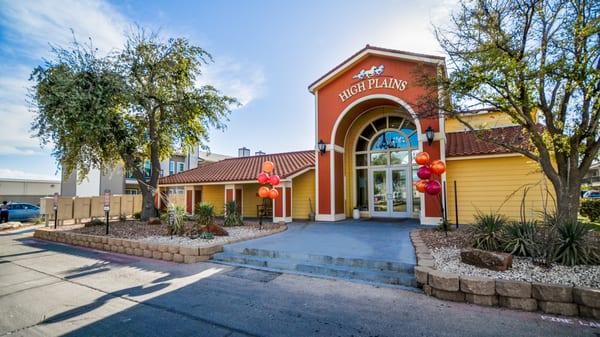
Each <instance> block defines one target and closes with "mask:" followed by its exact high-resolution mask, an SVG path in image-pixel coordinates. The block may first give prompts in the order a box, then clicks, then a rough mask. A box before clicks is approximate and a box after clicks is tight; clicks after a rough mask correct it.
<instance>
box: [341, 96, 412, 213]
mask: <svg viewBox="0 0 600 337" xmlns="http://www.w3.org/2000/svg"><path fill="white" fill-rule="evenodd" d="M344 149H345V151H344V157H345V158H344V163H345V166H346V170H345V176H346V178H347V179H346V188H345V190H346V200H347V203H346V207H345V208H346V210H353V209H355V208H357V209H358V210H359V211H360V212H361V214H362V216H363V217H404V218H418V217H419V216H420V210H421V209H422V206H421V198H420V195H419V194H418V193H415V191H414V189H413V180H414V179H415V174H416V164H415V162H414V157H415V155H416V153H418V152H419V151H420V146H419V134H418V130H417V127H416V125H415V123H414V122H413V121H412V118H411V117H410V116H409V115H408V114H407V113H406V112H405V111H403V109H402V108H400V107H395V106H380V107H375V108H372V109H369V110H367V111H364V112H363V113H362V114H361V115H360V116H358V117H357V118H356V119H355V122H354V123H352V124H351V126H350V127H349V129H348V131H347V132H346V139H345V142H344ZM346 213H349V212H346ZM347 215H350V214H347Z"/></svg>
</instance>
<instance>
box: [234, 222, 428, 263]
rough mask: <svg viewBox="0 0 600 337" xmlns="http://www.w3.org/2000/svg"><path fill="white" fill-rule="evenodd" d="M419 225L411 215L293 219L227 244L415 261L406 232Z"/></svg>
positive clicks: (308, 252) (373, 258)
mask: <svg viewBox="0 0 600 337" xmlns="http://www.w3.org/2000/svg"><path fill="white" fill-rule="evenodd" d="M419 226H420V225H419V224H418V222H416V221H415V220H412V219H411V220H398V221H394V222H392V221H389V220H388V221H384V220H377V221H370V220H346V221H339V222H309V223H301V222H297V223H291V224H289V225H288V230H287V231H285V232H282V233H280V234H277V235H271V236H267V237H264V238H260V239H257V240H251V241H244V242H239V243H235V244H232V245H229V246H230V248H232V249H235V250H239V249H244V248H250V249H264V250H273V251H287V252H290V253H304V254H314V255H327V256H333V257H344V258H354V259H367V260H382V261H392V262H401V263H409V264H415V263H416V257H415V251H414V248H413V246H412V243H411V241H410V237H409V233H410V231H411V230H413V229H415V228H418V227H419Z"/></svg>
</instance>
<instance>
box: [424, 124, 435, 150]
mask: <svg viewBox="0 0 600 337" xmlns="http://www.w3.org/2000/svg"><path fill="white" fill-rule="evenodd" d="M425 136H426V137H427V144H429V145H430V146H431V144H432V143H433V137H435V133H434V132H433V129H432V128H431V125H430V126H428V127H427V130H425Z"/></svg>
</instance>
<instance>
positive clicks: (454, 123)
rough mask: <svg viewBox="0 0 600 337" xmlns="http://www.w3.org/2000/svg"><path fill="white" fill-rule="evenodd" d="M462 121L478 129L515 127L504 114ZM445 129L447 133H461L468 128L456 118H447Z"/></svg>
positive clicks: (482, 115) (469, 118) (481, 115)
mask: <svg viewBox="0 0 600 337" xmlns="http://www.w3.org/2000/svg"><path fill="white" fill-rule="evenodd" d="M462 119H463V120H464V121H466V122H468V123H469V124H471V126H473V127H474V128H477V129H484V128H499V127H504V126H511V125H515V123H513V121H512V120H511V118H510V116H508V115H507V114H505V113H503V112H490V113H483V114H474V115H470V116H463V117H462ZM445 128H446V132H460V131H466V130H467V127H466V126H465V125H464V124H462V123H461V122H460V121H459V120H457V119H455V118H447V119H446V124H445Z"/></svg>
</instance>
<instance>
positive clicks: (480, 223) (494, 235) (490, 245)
mask: <svg viewBox="0 0 600 337" xmlns="http://www.w3.org/2000/svg"><path fill="white" fill-rule="evenodd" d="M507 223H508V219H507V218H506V216H504V215H502V214H497V213H489V214H482V213H478V214H477V215H475V225H474V226H473V228H472V229H471V237H472V240H473V247H475V248H478V249H483V250H500V249H501V248H502V230H503V229H504V227H505V225H506V224H507Z"/></svg>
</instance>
